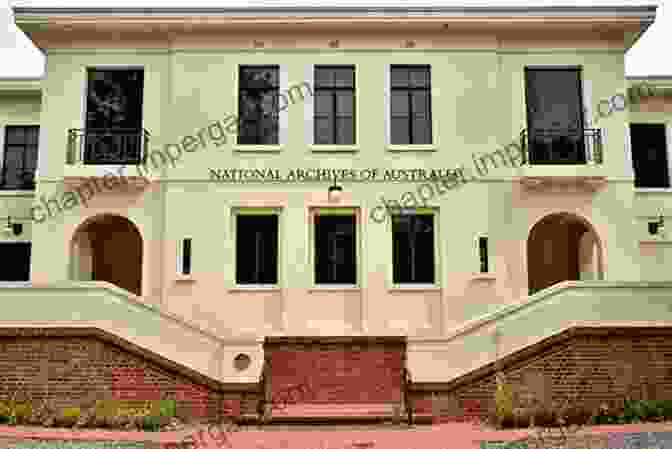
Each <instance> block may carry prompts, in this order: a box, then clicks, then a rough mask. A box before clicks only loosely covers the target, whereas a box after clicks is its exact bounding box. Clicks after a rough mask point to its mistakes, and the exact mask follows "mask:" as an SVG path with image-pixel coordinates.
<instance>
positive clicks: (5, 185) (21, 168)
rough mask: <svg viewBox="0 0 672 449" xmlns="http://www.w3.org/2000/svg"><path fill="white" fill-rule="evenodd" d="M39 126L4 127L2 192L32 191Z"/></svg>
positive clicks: (0, 179) (0, 183)
mask: <svg viewBox="0 0 672 449" xmlns="http://www.w3.org/2000/svg"><path fill="white" fill-rule="evenodd" d="M39 132H40V127H39V126H7V127H5V145H4V150H3V158H2V159H3V160H2V178H0V181H1V182H0V186H1V187H2V189H4V190H33V189H34V188H35V169H36V168H37V146H38V145H37V142H38V136H39Z"/></svg>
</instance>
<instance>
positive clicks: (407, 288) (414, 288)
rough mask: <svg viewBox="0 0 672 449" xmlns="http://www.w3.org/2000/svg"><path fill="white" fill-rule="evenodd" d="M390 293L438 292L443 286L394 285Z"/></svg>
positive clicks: (389, 290)
mask: <svg viewBox="0 0 672 449" xmlns="http://www.w3.org/2000/svg"><path fill="white" fill-rule="evenodd" d="M387 291H388V292H391V293H392V292H438V291H441V286H439V285H435V284H394V285H393V286H392V287H388V289H387Z"/></svg>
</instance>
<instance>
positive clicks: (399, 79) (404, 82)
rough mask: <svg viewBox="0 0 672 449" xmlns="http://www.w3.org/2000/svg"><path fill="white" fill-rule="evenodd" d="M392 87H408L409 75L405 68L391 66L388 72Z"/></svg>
mask: <svg viewBox="0 0 672 449" xmlns="http://www.w3.org/2000/svg"><path fill="white" fill-rule="evenodd" d="M390 82H391V85H392V87H409V73H408V68H407V67H396V66H392V67H391V70H390Z"/></svg>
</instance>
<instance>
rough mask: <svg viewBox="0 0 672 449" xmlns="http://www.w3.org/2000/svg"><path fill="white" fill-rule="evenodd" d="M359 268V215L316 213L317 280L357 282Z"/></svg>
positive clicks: (318, 282)
mask: <svg viewBox="0 0 672 449" xmlns="http://www.w3.org/2000/svg"><path fill="white" fill-rule="evenodd" d="M356 269H357V263H356V234H355V217H354V216H353V215H348V216H343V215H317V216H315V283H317V284H355V283H356V282H357V276H356V272H357V271H356Z"/></svg>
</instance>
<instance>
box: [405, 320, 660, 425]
mask: <svg viewBox="0 0 672 449" xmlns="http://www.w3.org/2000/svg"><path fill="white" fill-rule="evenodd" d="M502 366H503V368H502V372H504V373H505V375H506V379H507V380H508V381H509V382H510V383H511V385H512V387H513V390H514V395H515V397H516V398H517V399H518V400H519V403H522V402H524V401H526V400H529V399H530V398H531V397H532V396H533V389H534V383H535V382H540V383H541V384H542V385H545V387H544V388H543V389H541V390H540V391H544V393H545V394H544V396H542V397H540V398H538V399H539V400H542V401H546V402H547V403H550V402H552V401H563V400H564V399H565V398H567V397H568V396H569V395H571V394H572V393H573V392H578V394H579V396H578V399H577V402H576V403H577V404H579V405H583V406H585V407H587V408H589V409H593V408H595V407H597V406H599V405H600V404H601V403H604V402H606V403H611V404H614V403H618V402H619V401H622V399H623V397H624V395H625V394H626V392H628V391H629V392H630V394H631V397H634V398H648V399H672V329H670V328H620V329H619V328H608V329H607V328H577V329H572V330H570V331H567V332H564V333H563V334H560V335H558V336H555V337H551V338H550V339H547V340H545V341H543V342H541V343H539V344H537V345H535V346H533V347H530V348H526V349H525V350H524V351H520V352H519V353H517V354H513V355H511V356H509V357H507V358H505V359H503V360H502ZM538 373H542V376H541V378H539V377H537V376H538ZM495 385H496V384H495V377H494V370H493V366H489V367H484V368H482V369H479V370H477V371H476V372H474V373H470V374H467V375H466V376H463V377H462V378H461V379H457V380H456V381H453V382H450V383H446V384H434V385H424V386H423V388H424V389H425V390H426V391H414V392H413V393H412V395H411V396H412V399H413V403H414V411H415V413H418V414H431V413H432V405H431V403H432V400H431V393H432V391H433V392H434V394H435V395H436V396H437V397H441V398H443V399H444V401H443V402H444V403H447V402H449V401H448V399H447V398H452V400H453V401H456V403H457V407H456V409H454V410H453V411H452V412H450V411H447V410H444V411H443V412H441V414H443V415H444V416H451V415H452V418H454V419H455V420H460V419H468V418H474V417H485V416H486V415H487V413H488V411H489V410H491V409H492V408H493V407H494V392H495Z"/></svg>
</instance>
